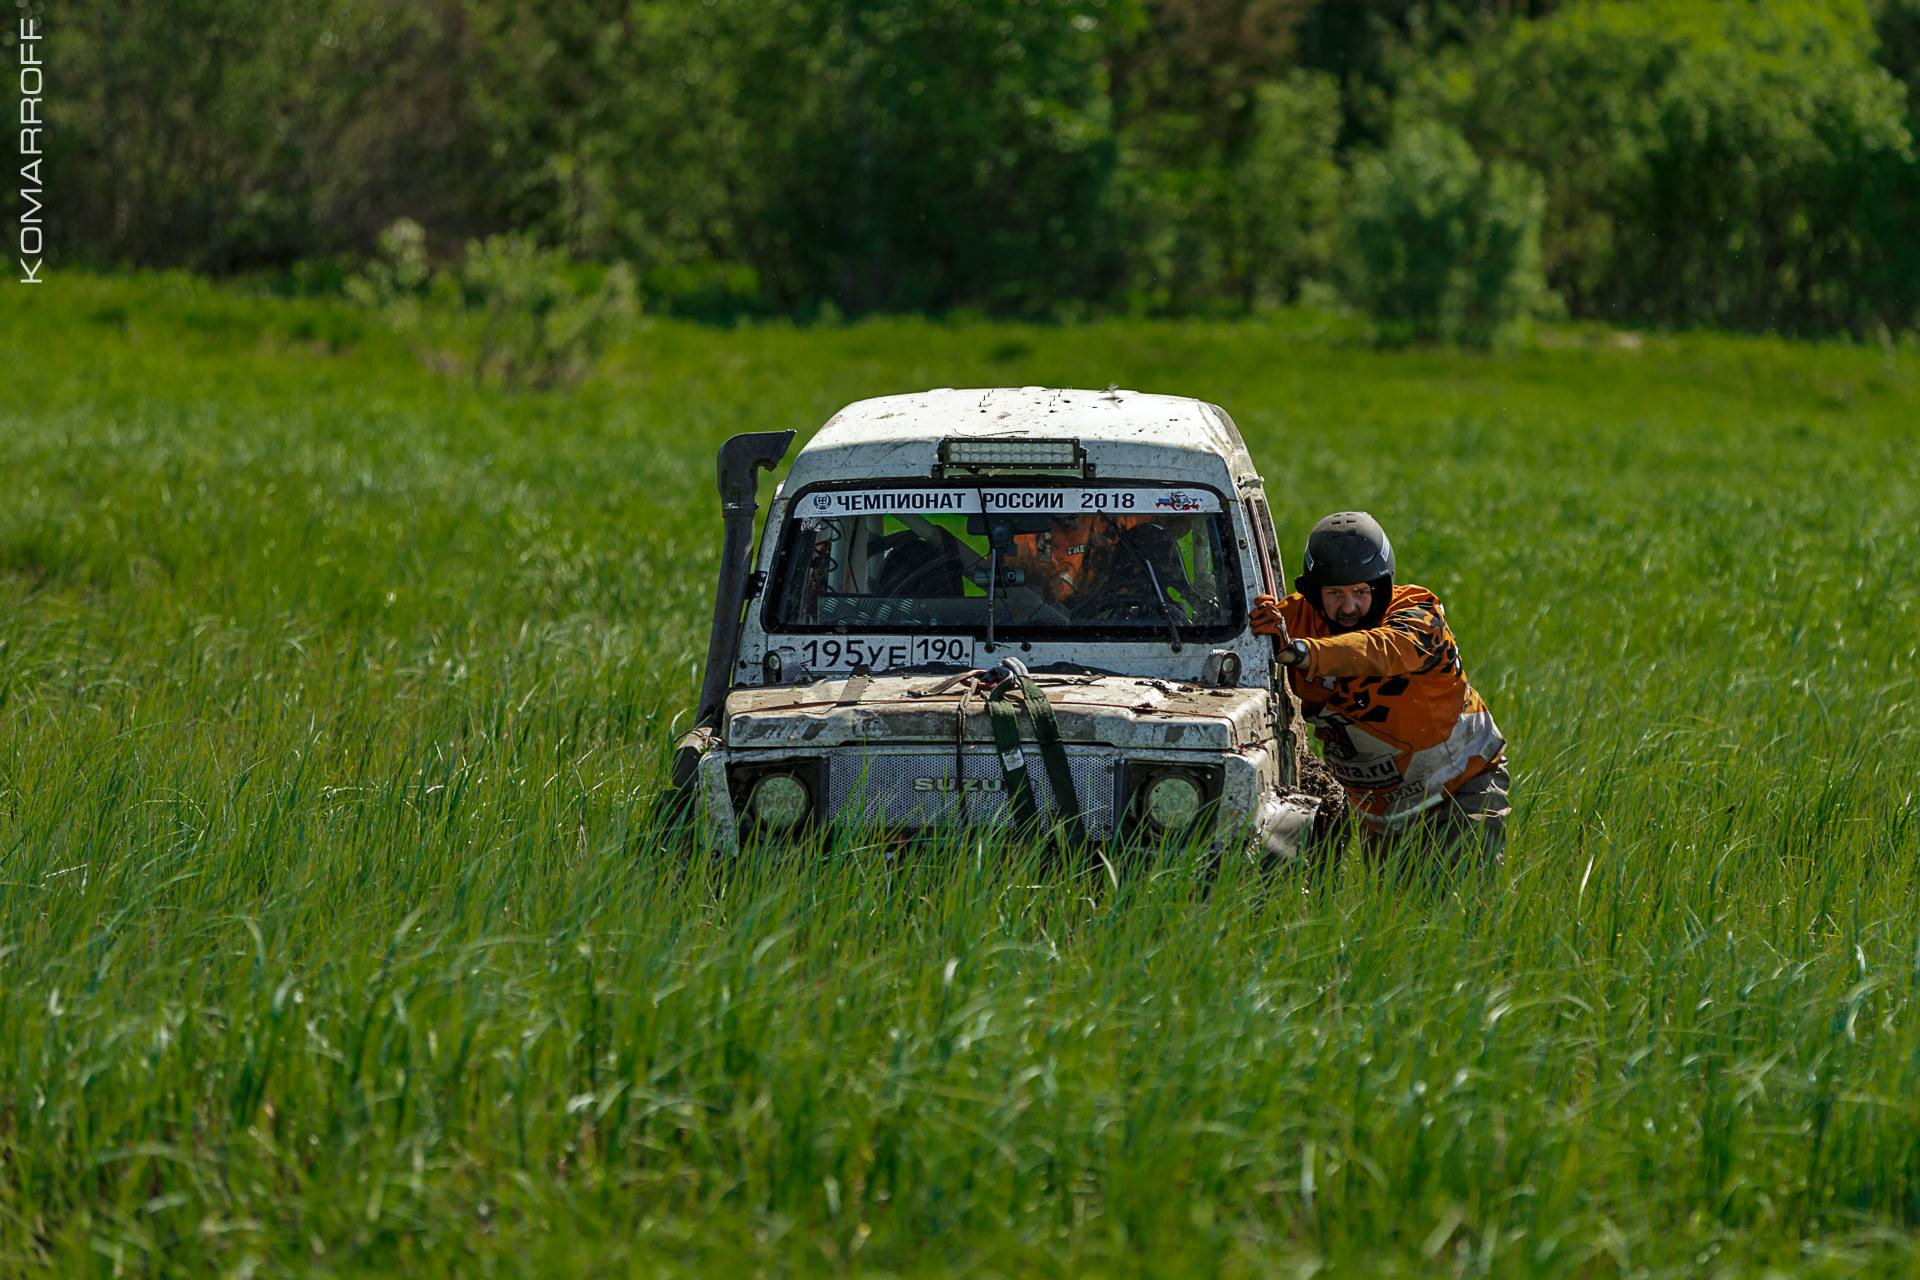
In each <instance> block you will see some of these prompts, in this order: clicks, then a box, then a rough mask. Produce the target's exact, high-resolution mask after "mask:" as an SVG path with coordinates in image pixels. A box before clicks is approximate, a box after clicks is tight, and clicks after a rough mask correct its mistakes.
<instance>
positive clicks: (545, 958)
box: [0, 274, 1920, 1278]
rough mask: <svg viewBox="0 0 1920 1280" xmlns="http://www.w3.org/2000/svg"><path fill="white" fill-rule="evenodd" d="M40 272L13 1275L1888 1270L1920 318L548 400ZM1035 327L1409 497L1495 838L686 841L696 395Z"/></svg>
mask: <svg viewBox="0 0 1920 1280" xmlns="http://www.w3.org/2000/svg"><path fill="white" fill-rule="evenodd" d="M44 292H45V296H44V298H43V299H42V300H41V303H40V305H39V306H37V307H35V308H24V307H21V308H9V309H6V310H4V311H0V361H5V362H6V371H7V374H8V376H6V377H4V378H0V476H4V477H5V478H6V481H7V495H6V500H5V501H0V1274H5V1275H7V1276H21V1275H37V1274H46V1275H54V1276H73V1275H103V1276H104V1275H109V1274H125V1275H143V1274H173V1275H191V1276H202V1275H247V1274H254V1275H288V1274H299V1275H304V1274H311V1275H322V1276H329V1275H337V1276H349V1275H366V1276H391V1275H419V1276H430V1275H446V1274H456V1275H474V1276H487V1275H527V1276H541V1277H546V1276H556V1275H571V1274H582V1275H627V1274H632V1275H640V1276H657V1275H672V1274H687V1275H700V1276H715V1275H729V1276H730V1275H813V1274H821V1273H834V1274H840V1273H861V1274H869V1275H907V1274H929V1275H943V1274H969V1275H994V1274H997V1275H1021V1276H1025V1275H1040V1276H1076V1277H1077V1276H1086V1275H1104V1276H1116V1277H1118V1276H1127V1275H1153V1276H1166V1275H1181V1274H1197V1275H1226V1276H1246V1277H1268V1276H1290V1275H1297V1276H1301V1277H1306V1276H1309V1275H1314V1274H1322V1275H1368V1276H1374V1275H1381V1276H1391V1275H1405V1276H1413V1275H1418V1276H1431V1275H1436V1274H1438V1275H1453V1276H1485V1275H1497V1276H1527V1275H1540V1276H1567V1277H1593V1276H1605V1275H1614V1274H1626V1275H1644V1276H1652V1277H1676V1278H1677V1277H1694V1276H1699V1275H1702V1274H1724V1275H1761V1274H1768V1273H1774V1274H1793V1275H1830V1276H1836V1277H1838V1276H1858V1275H1861V1274H1886V1275H1912V1274H1913V1273H1914V1271H1915V1268H1916V1266H1917V1265H1920V1254H1916V1241H1917V1240H1920V1236H1917V1235H1916V1227H1920V945H1917V944H1920V935H1917V933H1916V930H1917V928H1920V924H1917V922H1916V916H1915V910H1914V902H1915V895H1916V893H1917V892H1920V861H1916V858H1915V848H1916V841H1917V840H1920V803H1916V797H1915V794H1914V786H1913V779H1914V776H1915V773H1916V771H1920V718H1916V716H1915V715H1914V708H1915V706H1916V702H1917V701H1920V652H1916V638H1917V637H1920V584H1916V580H1915V578H1914V577H1913V575H1911V574H1902V573H1888V572H1886V569H1887V567H1888V566H1900V565H1908V564H1912V563H1915V561H1916V560H1917V559H1920V489H1916V487H1915V485H1914V484H1913V483H1912V462H1913V448H1912V407H1913V405H1914V404H1915V403H1916V401H1917V400H1920V359H1916V356H1915V355H1914V354H1913V353H1911V352H1907V351H1901V350H1895V351H1893V352H1890V353H1889V352H1886V351H1883V350H1881V349H1878V348H1866V347H1857V346H1846V347H1841V346H1833V345H1818V346H1814V345H1804V344H1789V343H1784V342H1781V341H1778V340H1774V339H1750V338H1749V339H1735V338H1725V337H1719V336H1713V335H1683V336H1679V337H1667V336H1660V335H1654V336H1649V337H1646V338H1644V339H1643V340H1640V341H1639V342H1638V343H1635V342H1634V341H1633V340H1631V339H1628V338H1626V337H1624V336H1623V335H1614V334H1600V335H1598V336H1596V337H1594V338H1593V339H1592V340H1591V341H1590V342H1582V341H1581V340H1580V339H1579V338H1578V337H1577V335H1569V334H1567V333H1566V332H1565V331H1555V332H1554V333H1552V334H1551V335H1550V336H1551V337H1552V338H1553V339H1554V345H1547V344H1536V345H1535V346H1533V347H1532V348H1530V349H1527V350H1524V351H1516V352H1512V353H1506V354H1495V355H1479V354H1471V355H1462V354H1459V353H1456V352H1451V351H1448V352H1428V351H1414V352H1403V353H1382V352H1378V351H1375V350H1373V349H1371V348H1369V347H1368V346H1366V345H1365V344H1364V343H1359V342H1355V341H1352V340H1351V339H1352V332H1351V328H1350V326H1351V322H1350V321H1346V320H1335V321H1332V322H1330V323H1331V325H1332V326H1333V327H1323V322H1320V321H1317V320H1315V319H1314V318H1313V317H1312V316H1311V314H1310V313H1306V312H1301V311H1295V312H1290V313H1287V314H1286V315H1283V316H1276V317H1273V318H1270V319H1263V320H1257V321H1253V322H1236V323H1232V324H1223V323H1216V322H1201V321H1184V322H1178V323H1175V322H1168V321H1147V320H1136V319H1128V320H1102V321H1097V322H1094V323H1090V324H1086V325H1078V326H1010V325H1000V324H985V323H978V322H953V323H944V324H936V323H932V322H929V321H926V320H923V319H917V318H909V319H904V320H870V321H864V322H860V323H857V324H853V325H849V326H845V327H838V326H817V327H812V328H796V327H793V326H790V325H785V324H765V325H754V326H747V327H742V328H739V329H737V330H734V331H727V332H722V331H719V330H716V329H714V328H712V327H695V326H692V325H688V324H685V323H680V322H669V321H662V320H655V321H653V322H651V326H650V327H649V328H648V329H647V330H646V331H644V332H643V333H638V334H634V333H631V332H629V333H628V335H627V337H626V338H625V340H623V341H621V342H619V343H616V344H615V346H614V347H613V348H612V349H611V350H610V351H609V352H608V354H607V356H606V360H605V364H604V365H603V370H602V374H601V376H599V377H596V378H595V379H593V380H590V381H588V382H585V383H582V384H580V385H579V386H576V387H571V388H562V389H560V390H557V391H555V392H553V393H551V394H547V395H538V396H536V395H506V394H500V393H497V392H492V391H488V390H484V389H481V388H476V387H474V386H473V385H472V384H471V383H469V382H467V381H464V380H460V379H446V378H438V377H435V376H433V375H432V374H431V373H430V372H429V371H427V370H425V369H423V368H422V367H421V366H420V365H419V363H418V361H417V360H415V359H414V357H413V354H412V353H411V352H410V351H409V350H407V349H406V345H405V344H404V343H403V342H402V341H400V340H398V339H395V338H393V337H390V336H389V335H387V334H386V333H385V332H384V331H383V330H382V329H380V328H379V327H378V326H377V325H376V324H375V323H374V321H373V320H372V318H371V317H370V315H369V313H368V312H366V311H365V310H363V309H361V308H358V307H354V306H352V305H350V304H344V303H339V302H332V301H325V302H322V301H314V300H300V301H284V302H283V301H272V300H261V299H259V298H256V297H247V296H242V295H241V294H240V293H239V292H238V291H236V290H232V289H226V288H219V289H216V288H210V287H208V286H207V285H205V284H204V283H201V282H196V281H193V280H185V279H180V278H163V279H154V278H143V279H136V280H114V281H102V280H95V279H91V278H88V277H85V276H82V275H79V274H69V275H67V276H66V277H64V279H63V281H62V284H61V286H60V288H58V289H57V290H56V289H48V290H46V291H44ZM1341 325H1347V326H1349V327H1347V328H1341V327H1339V326H1341ZM1042 381H1060V382H1071V383H1077V384H1080V385H1092V386H1103V385H1105V384H1107V383H1108V382H1119V383H1122V384H1124V385H1133V386H1140V387H1146V388H1153V389H1159V390H1167V391H1181V392H1195V393H1200V394H1204V395H1208V396H1211V397H1214V398H1217V399H1218V400H1220V401H1221V402H1222V403H1224V404H1225V405H1226V406H1227V407H1228V408H1229V409H1230V410H1231V411H1232V412H1233V413H1234V415H1235V416H1236V418H1237V419H1238V421H1239V422H1240V423H1241V425H1242V426H1243V428H1244V429H1245V431H1246V434H1247V437H1248V441H1249V444H1250V446H1251V448H1252V451H1253V455H1254V457H1255V459H1256V460H1257V462H1258V463H1259V465H1260V467H1261V469H1262V470H1263V472H1264V473H1265V474H1266V476H1267V477H1268V480H1269V483H1270V492H1271V493H1272V494H1273V501H1274V514H1275V517H1276V521H1277V523H1278V524H1279V526H1280V529H1281V537H1282V539H1283V541H1284V544H1285V545H1286V547H1287V549H1288V550H1289V552H1290V553H1291V552H1295V551H1297V548H1298V546H1299V545H1300V541H1301V540H1302V539H1303V538H1304V536H1305V531H1306V530H1307V528H1308V527H1309V526H1310V525H1311V523H1312V521H1313V520H1314V519H1315V518H1316V517H1317V516H1319V515H1321V514H1323V513H1324V512H1325V511H1326V510H1327V509H1329V508H1330V507H1334V506H1347V505H1353V506H1364V507H1368V508H1370V509H1372V510H1373V511H1375V512H1377V513H1379V514H1380V515H1381V517H1382V518H1383V519H1384V520H1385V522H1386V523H1387V525H1388V527H1389V528H1390V529H1391V531H1392V533H1393V536H1394V541H1395V544H1396V547H1397V549H1398V552H1399V556H1400V563H1401V565H1402V567H1403V570H1404V573H1405V575H1406V576H1407V577H1408V578H1409V579H1411V580H1414V581H1418V582H1421V583H1423V584H1425V585H1428V586H1430V587H1432V588H1434V589H1435V590H1436V591H1437V592H1438V593H1439V594H1440V595H1441V597H1442V598H1443V599H1444V600H1445V601H1446V603H1447V606H1448V617H1449V620H1450V622H1451V623H1452V625H1453V628H1454V630H1455V633H1456V634H1457V635H1458V637H1459V640H1460V643H1461V646H1462V652H1463V656H1464V658H1465V661H1466V663H1467V669H1468V671H1469V673H1470V674H1471V676H1472V678H1473V680H1474V682H1475V684H1476V685H1477V686H1478V687H1479V688H1481V689H1482V690H1483V691H1484V692H1485V693H1486V695H1487V697H1488V699H1489V701H1490V703H1491V705H1492V706H1493V708H1494V711H1495V713H1496V714H1497V715H1498V717H1499V720H1500V724H1501V726H1502V727H1503V728H1504V729H1505V730H1506V732H1507V733H1508V735H1509V737H1510V738H1511V740H1512V742H1513V744H1514V777H1515V801H1516V805H1517V810H1516V815H1515V822H1514V827H1513V839H1512V841H1511V845H1510V849H1509V860H1508V865H1507V866H1506V867H1505V868H1503V869H1501V870H1499V871H1498V872H1495V873H1493V874H1491V875H1488V876H1486V877H1483V878H1478V879H1474V880H1470V881H1468V882H1466V883H1465V884H1462V885H1460V886H1457V887H1456V891H1454V892H1431V891H1428V890H1425V889H1422V888H1416V887H1411V886H1406V885H1396V884H1394V883H1391V882H1388V881H1386V880H1384V879H1383V878H1380V877H1377V876H1373V875H1369V874H1367V873H1366V872H1365V870H1364V869H1363V868H1361V867H1358V866H1355V865H1353V864H1351V863H1349V864H1347V865H1346V866H1344V867H1343V868H1341V869H1340V870H1339V871H1338V872H1337V873H1336V874H1333V875H1330V876H1326V877H1322V878H1319V879H1291V878H1286V877H1281V878H1278V879H1266V878H1262V877H1257V876H1249V875H1243V874H1240V871H1241V868H1240V867H1239V866H1238V864H1235V865H1233V866H1230V867H1229V868H1228V872H1227V874H1226V876H1225V877H1224V879H1223V880H1221V881H1220V882H1219V883H1216V884H1213V885H1211V886H1207V885H1205V884H1201V883H1196V882H1195V880H1194V879H1192V878H1191V877H1190V876H1189V875H1188V874H1186V872H1185V870H1184V869H1183V868H1182V867H1181V865H1179V864H1178V863H1175V864H1172V865H1169V866H1167V867H1165V868H1163V873H1162V874H1159V875H1157V876H1145V875H1132V876H1129V877H1127V878H1125V879H1124V880H1122V881H1121V882H1120V884H1119V885H1118V886H1117V887H1116V886H1114V885H1112V884H1108V883H1106V882H1105V881H1104V880H1103V879H1095V878H1067V877H1065V876H1063V875H1061V874H1060V873H1059V872H1058V871H1052V872H1049V871H1042V870H1041V869H1040V868H1039V867H1037V866H1036V865H1035V863H1034V859H1033V856H1032V854H1031V851H1022V850H1019V849H1007V848H1005V847H1003V846H1001V845H998V844H996V843H993V842H981V843H977V844H976V843H973V842H955V843H952V844H949V845H948V846H947V847H945V848H942V849H934V850H925V851H922V853H923V856H921V857H919V858H917V859H912V858H909V859H901V858H894V859H892V860H889V859H888V858H886V857H885V856H884V852H883V850H881V849H879V848H876V847H874V846H872V845H870V844H866V843H863V842H862V841H860V840H859V839H858V838H857V837H854V836H850V837H848V838H847V839H845V840H844V841H842V842H841V843H840V844H838V845H837V846H835V847H834V848H833V849H832V850H830V851H829V852H828V853H827V856H825V857H821V856H818V853H819V851H814V850H808V849H790V850H766V849H763V850H760V851H759V852H758V853H757V854H756V855H754V856H750V857H748V858H746V859H743V860H742V861H740V862H737V863H734V864H732V865H727V866H722V865H715V864H712V863H709V862H707V861H705V860H704V859H699V860H696V861H695V862H694V863H693V865H692V867H691V868H683V867H682V865H681V863H680V862H679V861H678V860H677V859H676V858H675V857H673V856H671V855H670V853H669V852H668V851H667V850H665V849H663V847H662V842H661V841H660V839H659V838H658V833H657V832H656V831H654V830H653V829H652V828H651V827H650V825H649V816H650V814H651V813H652V808H651V804H652V801H653V799H654V798H655V797H656V796H657V795H658V793H659V790H660V788H661V785H662V783H663V781H664V774H665V770H666V766H667V762H668V758H669V751H670V746H671V743H672V740H673V736H674V732H675V725H676V723H678V724H684V723H685V721H684V716H685V714H686V712H687V711H688V709H689V706H690V704H691V702H692V700H693V698H694V693H695V687H696V682H697V679H698V670H697V663H698V659H699V655H700V653H701V651H702V648H703V643H704V635H705V628H706V623H707V619H708V618H709V616H710V608H711V594H710V593H711V584H712V580H713V574H714V571H715V563H716V558H717V554H718V538H717V536H716V532H717V528H716V526H717V510H716V507H717V499H716V497H715V495H714V493H713V489H712V483H713V451H714V448H715V446H716V445H717V444H718V442H719V441H720V440H721V439H723V438H724V437H725V436H726V435H728V434H730V433H732V432H734V431H737V430H740V429H741V428H743V427H747V426H752V427H766V428H774V427H785V426H793V427H800V428H803V429H804V428H807V427H809V426H811V425H813V424H817V423H819V422H821V421H822V420H824V419H825V417H826V416H827V415H828V414H829V413H831V412H832V411H833V409H835V408H836V407H838V406H839V405H840V404H842V403H844V402H845V401H847V400H850V399H852V398H854V397H856V396H863V395H868V394H871V393H872V392H874V391H876V390H879V389H883V388H884V389H892V388H904V387H915V386H928V385H934V384H940V383H954V384H958V385H969V384H973V385H978V384H983V383H984V384H993V383H1014V384H1018V383H1027V382H1042ZM1289 558H1290V559H1291V556H1290V557H1289Z"/></svg>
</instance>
